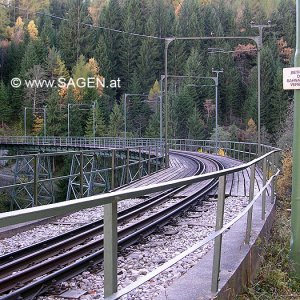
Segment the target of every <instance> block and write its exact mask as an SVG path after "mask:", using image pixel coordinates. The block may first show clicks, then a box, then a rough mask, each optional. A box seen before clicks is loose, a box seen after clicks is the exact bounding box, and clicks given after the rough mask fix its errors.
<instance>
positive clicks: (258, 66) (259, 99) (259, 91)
mask: <svg viewBox="0 0 300 300" xmlns="http://www.w3.org/2000/svg"><path fill="white" fill-rule="evenodd" d="M270 23H271V22H270V21H268V25H256V24H254V22H251V24H250V25H251V28H258V31H259V38H258V40H257V42H256V44H257V144H258V156H260V153H261V121H260V116H261V74H260V69H261V53H260V52H261V50H262V48H263V38H262V36H263V29H264V28H270V27H273V26H274V25H271V24H270Z"/></svg>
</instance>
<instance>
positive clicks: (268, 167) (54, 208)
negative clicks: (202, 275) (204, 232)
mask: <svg viewBox="0 0 300 300" xmlns="http://www.w3.org/2000/svg"><path fill="white" fill-rule="evenodd" d="M171 145H172V146H174V145H175V148H177V149H178V147H181V148H180V149H181V150H189V149H191V148H189V147H195V148H194V149H193V150H197V151H199V150H200V151H203V150H201V149H199V148H198V147H199V145H201V141H188V140H187V141H185V143H184V144H183V142H182V140H176V142H175V141H174V144H172V143H171ZM179 145H181V146H179ZM211 145H212V144H210V142H208V141H206V145H204V146H205V147H206V149H209V148H210V147H211ZM227 145H228V147H227V148H225V144H223V147H224V149H226V150H225V152H227V153H235V155H238V153H240V154H242V153H243V150H244V146H243V144H242V143H239V144H237V143H233V144H232V143H230V142H227ZM231 145H234V149H232V148H231ZM237 145H239V146H237ZM204 146H203V147H204ZM249 147H250V148H247V146H246V145H245V157H249V158H250V159H251V158H252V157H254V156H255V155H257V152H258V151H257V150H258V149H257V145H256V144H251V146H249ZM261 150H263V151H265V152H266V153H265V154H262V155H261V156H260V157H258V158H255V159H252V160H250V161H249V162H247V163H244V164H242V165H239V166H236V167H233V168H229V169H224V170H221V171H217V172H212V173H208V174H203V175H197V176H193V177H188V178H183V179H178V180H172V181H169V182H164V183H159V184H153V185H149V186H143V187H139V188H134V189H127V190H126V191H115V192H112V193H109V194H102V195H97V196H92V197H86V198H83V199H77V200H72V201H66V202H61V203H57V204H50V205H46V206H40V207H34V208H27V209H23V210H19V211H13V212H8V213H2V214H0V227H3V226H8V225H13V224H17V223H22V222H26V221H33V220H37V219H41V218H46V217H51V216H59V215H63V214H64V213H66V212H68V213H71V212H76V211H78V210H81V209H85V208H91V207H96V206H99V205H104V295H105V299H109V300H112V299H118V298H120V297H121V296H123V295H125V294H127V293H129V292H131V291H132V290H134V289H135V288H137V287H139V286H140V285H142V284H143V283H145V282H146V281H148V280H150V279H152V278H153V277H155V276H157V275H158V274H160V273H161V272H163V271H165V270H166V269H167V268H169V267H171V266H172V265H174V264H176V263H177V262H179V261H180V260H181V259H183V258H184V257H186V256H187V255H189V254H191V253H192V252H194V251H195V250H197V249H199V248H201V247H203V246H204V245H205V244H207V243H209V242H210V241H213V240H214V259H213V266H212V283H211V290H212V292H217V291H218V285H219V275H220V261H221V253H222V235H223V234H224V232H225V231H226V230H228V229H230V228H231V226H232V225H233V224H234V223H236V222H237V221H238V220H240V219H241V218H242V217H243V216H244V215H246V214H247V226H246V228H245V243H246V244H249V243H250V238H251V232H252V211H253V205H254V203H255V202H256V201H258V200H260V201H261V207H262V213H261V218H262V219H263V220H264V219H265V215H266V201H267V190H268V191H269V194H270V197H269V198H270V202H271V203H274V201H275V183H276V178H277V176H278V175H279V167H278V164H279V154H280V149H277V148H272V147H269V146H262V149H261ZM252 151H253V152H252ZM261 153H262V152H261ZM258 165H261V166H262V183H263V186H262V187H261V189H260V190H259V191H257V192H256V193H255V189H254V185H255V180H256V176H257V172H256V168H257V166H258ZM248 168H250V185H249V203H248V205H247V206H246V207H245V208H244V209H243V211H242V212H241V213H240V214H238V215H237V216H236V217H235V218H234V219H233V220H232V221H230V222H229V223H227V224H225V225H224V224H223V219H224V204H225V200H226V199H225V188H226V177H227V176H229V175H230V174H233V173H237V172H240V171H243V170H246V169H248ZM212 178H218V181H219V186H218V200H217V217H216V226H215V231H214V232H213V233H212V234H210V235H209V236H208V237H206V238H205V239H203V240H201V241H198V242H197V243H195V244H194V245H193V246H192V247H190V248H188V249H187V250H185V251H184V252H182V253H181V254H179V255H177V256H176V257H174V258H173V259H171V260H170V261H168V262H166V263H164V264H163V265H161V266H160V267H158V268H157V269H155V270H153V271H152V272H150V273H148V274H147V275H145V276H144V277H142V278H140V279H138V280H137V281H136V282H133V283H132V284H130V285H128V286H127V287H125V288H124V289H122V290H120V291H117V249H118V247H117V203H118V202H119V201H121V200H126V199H130V198H138V197H141V196H143V195H145V194H151V193H154V192H161V191H165V190H168V189H172V188H177V187H180V186H184V185H189V184H193V183H197V182H200V181H204V180H208V179H212Z"/></svg>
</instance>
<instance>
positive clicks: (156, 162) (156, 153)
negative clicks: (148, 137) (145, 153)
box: [155, 145, 158, 172]
mask: <svg viewBox="0 0 300 300" xmlns="http://www.w3.org/2000/svg"><path fill="white" fill-rule="evenodd" d="M155 156H156V160H155V164H156V165H155V170H156V172H157V171H158V149H157V145H156V146H155Z"/></svg>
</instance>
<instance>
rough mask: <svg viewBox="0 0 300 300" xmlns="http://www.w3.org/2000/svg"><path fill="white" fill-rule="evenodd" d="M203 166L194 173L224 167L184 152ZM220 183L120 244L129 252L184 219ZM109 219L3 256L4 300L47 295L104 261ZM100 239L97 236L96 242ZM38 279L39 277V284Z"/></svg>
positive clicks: (156, 200) (129, 212)
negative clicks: (105, 223) (105, 227)
mask: <svg viewBox="0 0 300 300" xmlns="http://www.w3.org/2000/svg"><path fill="white" fill-rule="evenodd" d="M182 155H183V156H184V157H185V158H188V159H190V160H191V161H193V162H194V163H196V164H198V167H197V168H196V171H194V174H187V176H191V175H196V174H201V173H205V172H209V171H211V169H215V170H216V169H221V168H223V166H222V164H221V163H220V162H218V161H214V160H212V159H209V158H208V157H206V158H205V159H204V158H203V157H202V160H201V161H200V160H199V158H195V157H194V156H193V155H189V154H182ZM216 185H217V181H216V180H215V179H211V180H206V181H204V182H203V183H202V187H201V188H198V189H197V191H195V192H194V193H193V194H191V195H189V196H187V197H185V198H183V199H182V200H181V201H179V202H177V203H175V204H174V205H172V206H169V207H166V208H164V209H162V210H160V211H159V212H157V213H155V214H152V215H150V216H147V217H146V218H144V219H142V220H141V221H139V222H137V223H136V224H133V225H132V226H128V227H125V228H122V229H121V230H119V231H118V238H119V241H118V245H119V248H120V249H124V248H126V247H128V246H129V245H132V244H134V243H136V242H138V241H139V240H140V239H141V238H142V237H145V236H147V235H149V234H151V233H153V232H155V231H156V230H157V228H158V227H160V226H163V225H165V224H167V223H168V222H169V221H170V219H172V218H174V217H176V216H178V215H181V214H182V213H183V212H185V211H187V210H188V209H189V208H190V207H191V206H193V205H196V203H197V202H198V201H199V199H201V198H202V197H205V195H206V194H207V193H208V192H209V191H211V190H212V189H214V188H215V187H216ZM185 188H187V187H186V186H183V187H180V188H177V189H172V190H168V191H165V192H163V193H160V194H159V195H155V196H152V197H150V198H149V199H148V200H145V201H144V202H143V203H141V204H138V205H135V206H133V207H131V208H128V209H126V210H124V211H121V212H119V213H118V225H121V224H126V222H128V221H130V220H132V219H134V218H136V217H138V216H140V215H142V214H143V213H145V212H146V211H149V209H151V208H154V207H157V206H158V205H161V204H163V203H165V202H167V201H168V200H169V199H170V197H172V196H173V195H175V194H176V193H179V192H180V191H182V190H184V189H185ZM102 233H103V220H99V221H97V222H94V223H91V224H88V225H85V226H83V227H81V228H78V229H76V230H73V231H71V232H68V233H65V234H63V235H60V236H57V237H55V238H51V239H49V240H47V241H43V242H41V243H38V244H35V245H33V246H31V247H27V248H24V249H21V250H18V251H16V252H14V253H9V254H7V255H4V256H2V257H0V294H2V295H3V296H2V297H1V298H0V299H3V300H4V299H5V300H8V299H33V298H35V296H37V295H39V294H41V293H43V292H45V291H46V290H47V289H48V288H49V287H50V286H51V284H53V283H59V282H62V281H65V280H67V279H69V278H71V277H74V276H75V275H77V274H79V273H81V272H83V271H84V270H85V269H87V268H88V267H89V266H91V265H95V264H97V263H100V262H102V261H103V238H102V236H101V235H102ZM95 237H96V238H97V239H96V240H95ZM36 278H39V279H37V280H35V279H36Z"/></svg>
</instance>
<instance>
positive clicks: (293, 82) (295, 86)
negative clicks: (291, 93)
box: [283, 67, 300, 90]
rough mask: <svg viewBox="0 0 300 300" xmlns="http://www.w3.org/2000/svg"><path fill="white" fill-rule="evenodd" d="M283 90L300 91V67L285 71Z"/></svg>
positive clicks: (285, 69)
mask: <svg viewBox="0 0 300 300" xmlns="http://www.w3.org/2000/svg"><path fill="white" fill-rule="evenodd" d="M283 89H284V90H300V67H295V68H284V69H283Z"/></svg>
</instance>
